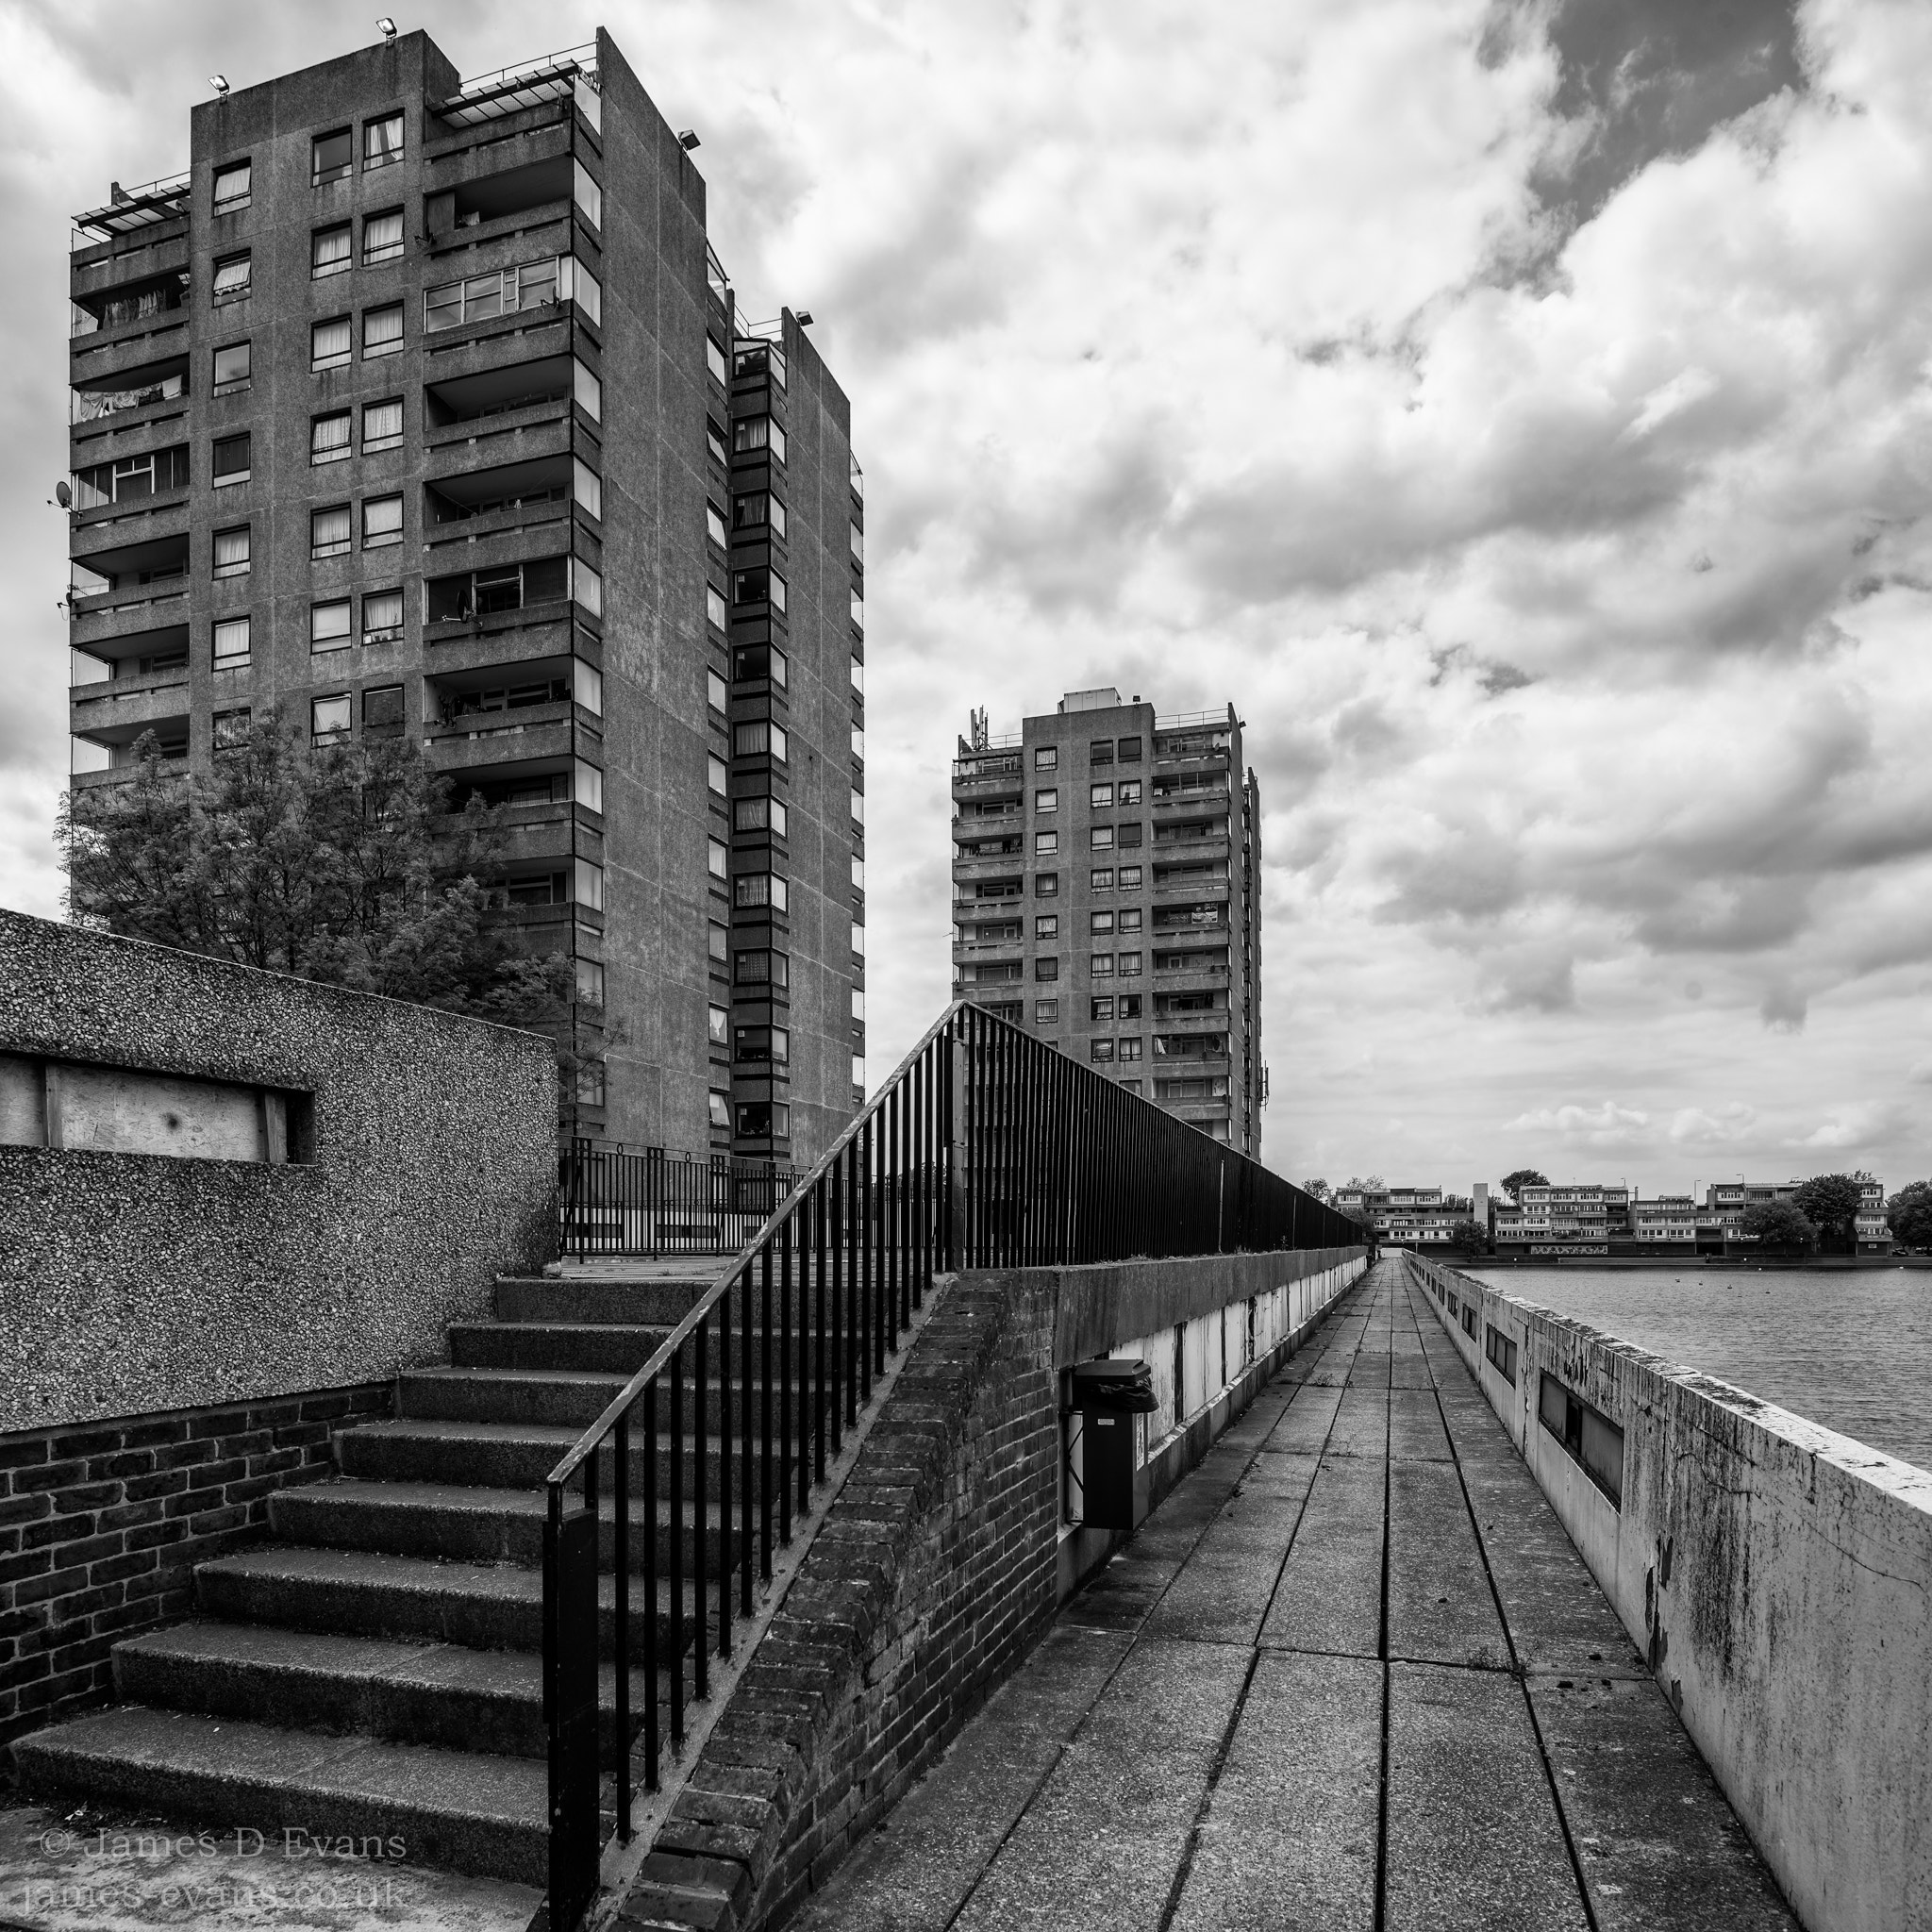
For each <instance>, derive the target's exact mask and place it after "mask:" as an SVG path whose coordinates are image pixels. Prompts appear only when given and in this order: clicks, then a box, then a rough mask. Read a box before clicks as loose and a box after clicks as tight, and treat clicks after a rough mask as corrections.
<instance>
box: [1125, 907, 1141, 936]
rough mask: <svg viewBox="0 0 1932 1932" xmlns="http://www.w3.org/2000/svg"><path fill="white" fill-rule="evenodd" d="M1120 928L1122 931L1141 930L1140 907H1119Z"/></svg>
mask: <svg viewBox="0 0 1932 1932" xmlns="http://www.w3.org/2000/svg"><path fill="white" fill-rule="evenodd" d="M1121 930H1122V931H1123V932H1139V931H1140V930H1141V908H1139V907H1138V906H1123V907H1122V908H1121Z"/></svg>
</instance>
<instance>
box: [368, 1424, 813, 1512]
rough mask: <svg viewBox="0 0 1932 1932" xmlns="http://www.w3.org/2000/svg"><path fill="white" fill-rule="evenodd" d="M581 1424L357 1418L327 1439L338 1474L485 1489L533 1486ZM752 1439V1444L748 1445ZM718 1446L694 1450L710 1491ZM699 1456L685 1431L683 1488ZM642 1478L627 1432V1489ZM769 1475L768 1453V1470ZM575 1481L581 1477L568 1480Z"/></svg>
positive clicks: (714, 1488)
mask: <svg viewBox="0 0 1932 1932" xmlns="http://www.w3.org/2000/svg"><path fill="white" fill-rule="evenodd" d="M581 1434H582V1431H581V1430H579V1429H576V1428H571V1427H559V1426H555V1425H545V1424H539V1423H471V1422H437V1421H427V1420H424V1421H413V1420H408V1419H406V1420H403V1421H400V1422H379V1423H361V1424H357V1426H356V1427H354V1428H350V1429H342V1430H340V1431H338V1433H337V1435H336V1439H335V1446H336V1466H337V1467H338V1468H339V1469H340V1470H341V1472H342V1474H344V1475H349V1476H358V1477H363V1478H366V1479H369V1480H373V1481H376V1482H414V1483H434V1484H438V1485H448V1486H451V1487H461V1486H463V1485H475V1486H477V1487H481V1488H485V1489H510V1490H514V1489H528V1490H538V1489H541V1486H542V1484H543V1483H544V1481H545V1479H546V1478H547V1477H548V1476H549V1474H550V1472H551V1471H552V1470H553V1469H554V1468H556V1466H557V1464H558V1462H559V1461H560V1460H561V1459H562V1458H563V1457H564V1455H565V1454H566V1453H567V1452H568V1451H569V1450H571V1449H572V1448H574V1447H575V1444H576V1442H577V1441H578V1439H579V1437H580V1436H581ZM757 1447H758V1445H756V1444H755V1445H754V1448H755V1450H756V1449H757ZM739 1458H740V1445H739V1443H738V1442H737V1441H733V1443H732V1452H731V1485H732V1493H733V1494H734V1495H736V1494H738V1493H739V1491H740V1485H741V1470H740V1460H739ZM719 1461H720V1457H719V1448H718V1442H717V1439H716V1437H712V1438H710V1440H709V1441H708V1443H707V1445H706V1450H705V1455H704V1457H703V1458H702V1464H703V1475H704V1484H705V1488H704V1493H705V1494H706V1495H708V1496H716V1495H717V1494H718V1472H719ZM699 1464H700V1458H699V1457H698V1456H697V1455H696V1453H695V1449H694V1445H693V1443H692V1442H691V1439H690V1438H689V1437H687V1438H686V1440H685V1444H684V1456H683V1474H684V1480H683V1493H684V1494H685V1495H686V1496H687V1497H693V1496H695V1495H697V1494H698V1475H699ZM610 1474H611V1472H610V1458H609V1457H608V1455H606V1456H605V1457H601V1458H600V1465H599V1472H598V1481H599V1485H600V1488H601V1490H602V1492H603V1494H604V1495H605V1497H606V1498H608V1495H609V1484H610ZM751 1474H752V1493H753V1494H754V1495H757V1494H758V1493H759V1491H758V1474H759V1469H758V1457H757V1456H756V1454H755V1456H754V1466H753V1469H752V1473H751ZM645 1479H646V1471H645V1461H644V1444H643V1441H641V1437H640V1436H639V1435H633V1437H632V1439H631V1445H630V1482H631V1492H632V1494H633V1495H641V1494H642V1492H643V1486H644V1482H645ZM775 1480H776V1478H775V1461H774V1482H775ZM574 1487H578V1488H580V1487H581V1483H580V1482H578V1483H575V1484H574ZM670 1493H671V1445H670V1438H669V1437H668V1436H666V1437H660V1438H659V1439H658V1494H659V1495H660V1496H668V1495H669V1494H670Z"/></svg>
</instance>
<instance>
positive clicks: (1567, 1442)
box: [1537, 1374, 1624, 1509]
mask: <svg viewBox="0 0 1932 1932" xmlns="http://www.w3.org/2000/svg"><path fill="white" fill-rule="evenodd" d="M1537 1420H1538V1421H1539V1422H1541V1424H1542V1425H1543V1427H1544V1428H1545V1429H1546V1430H1548V1431H1549V1433H1550V1434H1551V1435H1553V1436H1554V1437H1556V1439H1557V1441H1559V1442H1560V1443H1562V1445H1563V1447H1564V1449H1565V1450H1567V1451H1568V1452H1569V1455H1570V1457H1571V1458H1572V1459H1573V1460H1574V1462H1575V1463H1576V1464H1577V1466H1578V1467H1579V1468H1580V1469H1581V1470H1582V1471H1583V1473H1584V1474H1585V1475H1587V1476H1588V1477H1589V1478H1590V1479H1591V1482H1593V1483H1594V1484H1595V1485H1596V1486H1597V1488H1598V1489H1600V1490H1601V1491H1603V1492H1604V1494H1605V1495H1607V1497H1608V1498H1609V1499H1610V1502H1611V1503H1612V1504H1613V1505H1614V1506H1615V1507H1617V1508H1618V1509H1622V1508H1623V1507H1624V1431H1623V1430H1622V1429H1620V1428H1619V1427H1618V1426H1617V1424H1615V1423H1613V1422H1612V1421H1610V1419H1609V1417H1607V1415H1605V1414H1603V1413H1602V1412H1601V1411H1600V1410H1598V1409H1595V1408H1592V1407H1591V1405H1590V1404H1589V1403H1587V1402H1585V1401H1584V1400H1583V1398H1582V1397H1581V1396H1579V1395H1576V1394H1574V1393H1573V1391H1570V1390H1568V1389H1566V1388H1565V1387H1564V1386H1563V1385H1562V1383H1560V1382H1559V1381H1557V1378H1556V1377H1555V1376H1554V1375H1547V1374H1546V1375H1544V1376H1543V1378H1542V1387H1541V1391H1539V1395H1538V1399H1537Z"/></svg>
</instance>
